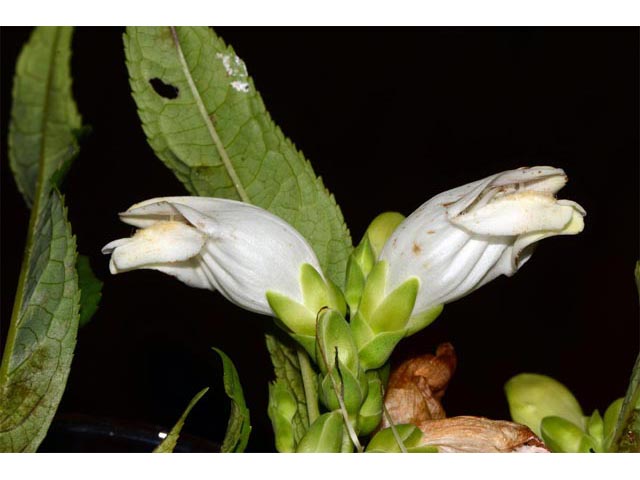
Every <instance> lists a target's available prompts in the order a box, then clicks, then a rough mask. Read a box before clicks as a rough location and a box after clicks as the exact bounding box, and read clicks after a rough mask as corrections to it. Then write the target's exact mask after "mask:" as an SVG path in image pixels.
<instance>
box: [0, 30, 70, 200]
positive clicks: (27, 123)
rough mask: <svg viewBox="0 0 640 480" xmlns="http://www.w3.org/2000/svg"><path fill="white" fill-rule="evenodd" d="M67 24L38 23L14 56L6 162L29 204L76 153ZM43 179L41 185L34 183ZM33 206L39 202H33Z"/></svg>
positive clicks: (46, 189) (47, 192)
mask: <svg viewBox="0 0 640 480" xmlns="http://www.w3.org/2000/svg"><path fill="white" fill-rule="evenodd" d="M72 34H73V28H71V27H37V28H35V29H34V30H33V33H32V35H31V38H30V39H29V42H28V43H27V44H26V45H25V47H24V48H23V49H22V52H21V53H20V57H19V58H18V63H17V65H16V74H15V77H14V82H13V104H12V107H11V123H10V125H9V163H10V165H11V170H12V171H13V174H14V176H15V179H16V183H17V184H18V188H19V189H20V191H21V192H22V195H23V196H24V199H25V201H26V202H27V205H28V206H29V207H31V206H33V205H36V206H37V204H38V201H39V199H38V196H41V197H47V196H48V194H49V191H50V187H51V185H50V182H51V181H52V177H53V176H54V174H55V173H56V171H58V170H59V169H61V168H62V169H63V170H64V169H65V167H68V165H69V164H70V161H71V159H73V158H74V157H75V156H76V154H77V153H78V150H79V147H78V140H77V137H76V131H77V130H79V129H80V128H81V118H80V114H79V113H78V110H77V108H76V105H75V102H74V101H73V97H72V95H71V73H70V60H71V37H72ZM38 183H41V184H42V185H38ZM36 210H37V208H36Z"/></svg>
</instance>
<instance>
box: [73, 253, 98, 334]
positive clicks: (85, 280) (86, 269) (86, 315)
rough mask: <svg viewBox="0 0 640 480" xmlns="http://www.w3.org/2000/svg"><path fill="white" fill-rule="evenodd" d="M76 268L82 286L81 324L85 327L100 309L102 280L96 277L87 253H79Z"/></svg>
mask: <svg viewBox="0 0 640 480" xmlns="http://www.w3.org/2000/svg"><path fill="white" fill-rule="evenodd" d="M76 270H77V271H78V285H79V287H80V321H79V326H80V327H83V326H85V325H86V324H87V323H89V320H91V317H92V316H93V314H94V313H96V310H97V309H98V305H99V304H100V299H101V298H102V280H100V279H99V278H98V277H96V276H95V274H94V273H93V270H91V264H90V263H89V257H87V256H86V255H78V260H77V261H76Z"/></svg>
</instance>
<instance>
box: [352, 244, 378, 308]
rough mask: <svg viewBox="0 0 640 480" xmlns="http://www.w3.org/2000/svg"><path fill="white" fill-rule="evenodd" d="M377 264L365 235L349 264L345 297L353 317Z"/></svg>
mask: <svg viewBox="0 0 640 480" xmlns="http://www.w3.org/2000/svg"><path fill="white" fill-rule="evenodd" d="M375 262H376V258H375V255H374V253H373V250H372V249H371V244H370V243H369V239H368V237H367V236H366V235H365V236H364V238H363V239H362V241H361V242H360V245H358V246H357V247H356V248H355V249H354V250H353V252H351V255H350V256H349V260H348V262H347V279H346V282H345V290H344V295H345V298H346V300H347V303H348V304H349V310H350V311H351V315H354V314H355V312H356V311H357V310H358V304H359V303H360V297H361V296H362V291H363V289H364V284H365V282H366V280H367V276H368V275H369V272H370V271H371V269H372V268H373V265H374V264H375Z"/></svg>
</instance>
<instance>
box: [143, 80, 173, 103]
mask: <svg viewBox="0 0 640 480" xmlns="http://www.w3.org/2000/svg"><path fill="white" fill-rule="evenodd" d="M149 84H150V85H151V86H152V87H153V89H154V90H155V92H156V93H157V94H158V95H160V96H161V97H163V98H168V99H169V100H173V99H174V98H177V97H178V93H180V90H179V89H178V87H174V86H173V85H171V84H167V83H164V82H163V81H162V80H160V79H159V78H157V77H156V78H152V79H151V80H149Z"/></svg>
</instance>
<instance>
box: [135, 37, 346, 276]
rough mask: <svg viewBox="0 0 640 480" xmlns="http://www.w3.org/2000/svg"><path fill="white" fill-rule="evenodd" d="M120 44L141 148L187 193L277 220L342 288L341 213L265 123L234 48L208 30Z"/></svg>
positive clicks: (291, 149) (343, 241)
mask: <svg viewBox="0 0 640 480" xmlns="http://www.w3.org/2000/svg"><path fill="white" fill-rule="evenodd" d="M124 43H125V50H126V56H127V66H128V69H129V76H130V81H131V88H132V91H133V98H134V99H135V101H136V104H137V106H138V113H139V115H140V118H141V119H142V124H143V128H144V131H145V133H146V135H147V139H148V141H149V143H150V145H151V147H152V148H153V150H154V151H155V153H156V154H157V155H158V157H160V159H161V160H162V161H163V162H164V163H165V164H166V165H167V166H168V167H169V168H170V169H171V170H172V171H173V172H174V173H175V175H176V176H177V177H178V179H179V180H180V181H181V182H182V183H183V184H184V185H185V187H186V188H187V190H189V192H191V193H192V194H193V195H200V196H215V197H225V198H232V199H239V200H243V201H246V202H250V203H253V204H255V205H258V206H260V207H263V208H266V209H268V210H270V211H271V212H273V213H275V214H276V215H278V216H280V217H282V218H283V219H285V220H286V221H288V222H289V223H290V224H291V225H293V226H294V227H295V228H296V229H298V230H299V231H300V233H302V235H304V237H305V238H306V239H307V240H308V241H309V242H310V244H311V245H312V246H313V248H314V250H315V252H316V254H317V255H318V258H319V260H320V265H321V266H322V268H323V270H324V272H325V273H326V274H327V275H328V276H329V278H331V279H332V280H333V281H334V282H335V283H336V284H338V285H343V283H344V276H345V268H346V262H347V258H348V256H349V254H350V252H351V238H350V235H349V231H348V229H347V228H346V226H345V224H344V220H343V217H342V213H341V212H340V209H339V208H338V206H337V205H336V203H335V200H334V198H333V196H332V195H330V194H329V192H327V190H326V189H325V187H324V185H323V183H322V181H321V180H320V179H319V178H317V177H316V175H315V173H314V172H313V169H312V168H311V165H310V164H309V162H308V161H307V160H306V159H305V158H304V156H303V155H302V153H300V152H299V151H298V150H297V149H296V147H295V146H294V145H293V144H292V143H291V142H290V141H289V140H288V139H287V138H285V136H284V135H283V133H282V132H281V131H280V129H279V128H278V127H277V126H276V125H275V124H274V123H273V121H272V120H271V117H270V116H269V114H268V113H267V111H266V109H265V106H264V103H263V102H262V99H261V98H260V95H259V94H258V92H257V91H256V89H255V86H254V84H253V80H252V79H251V78H250V77H249V76H248V74H247V70H246V67H245V64H244V62H242V60H240V59H239V58H238V57H237V56H236V54H235V52H234V51H233V49H232V48H231V47H228V46H226V45H225V43H224V42H223V41H222V39H220V38H219V37H217V36H216V35H215V33H214V32H213V31H212V30H211V29H209V28H207V27H175V28H173V27H140V28H138V27H135V28H128V29H127V33H126V35H125V37H124ZM266 53H268V52H265V54H266ZM154 87H155V88H154Z"/></svg>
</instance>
